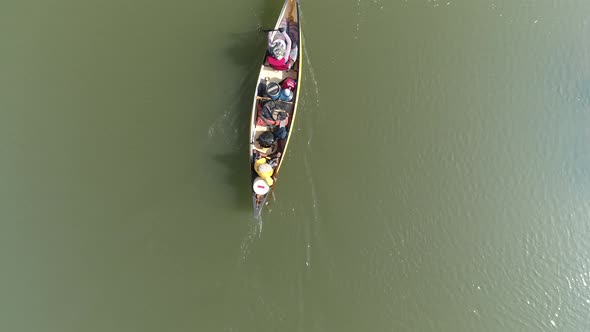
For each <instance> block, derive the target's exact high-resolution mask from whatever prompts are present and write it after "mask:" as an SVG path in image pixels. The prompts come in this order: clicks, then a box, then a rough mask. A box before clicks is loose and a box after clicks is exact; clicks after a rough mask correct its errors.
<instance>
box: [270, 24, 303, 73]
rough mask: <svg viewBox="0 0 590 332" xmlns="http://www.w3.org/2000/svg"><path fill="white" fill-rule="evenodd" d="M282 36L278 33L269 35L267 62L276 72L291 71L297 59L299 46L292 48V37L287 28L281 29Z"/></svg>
mask: <svg viewBox="0 0 590 332" xmlns="http://www.w3.org/2000/svg"><path fill="white" fill-rule="evenodd" d="M279 32H280V33H281V35H280V36H277V33H276V31H270V32H269V33H268V53H269V54H268V56H267V57H266V61H267V62H268V64H269V65H270V66H271V67H272V68H273V69H275V70H289V69H291V66H293V63H294V62H295V60H296V58H297V45H295V47H294V48H291V46H292V42H291V37H289V35H288V34H287V33H286V32H285V28H279Z"/></svg>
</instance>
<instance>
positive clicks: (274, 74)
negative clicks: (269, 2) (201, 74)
mask: <svg viewBox="0 0 590 332" xmlns="http://www.w3.org/2000/svg"><path fill="white" fill-rule="evenodd" d="M299 14H300V13H299V0H286V1H285V4H284V5H283V8H282V10H281V13H280V15H279V18H278V20H277V23H276V24H275V27H274V29H279V28H285V31H286V32H287V34H288V35H289V37H290V39H291V42H292V49H293V48H295V46H296V47H297V57H296V60H295V62H294V63H293V64H292V66H291V68H290V69H289V70H286V71H283V70H275V69H273V67H271V66H270V65H269V64H268V62H267V55H268V50H266V51H265V53H264V54H265V55H264V59H263V63H262V65H261V67H260V74H259V75H258V78H257V81H256V91H255V93H254V101H253V103H252V116H251V119H250V137H249V141H250V144H249V146H250V148H249V150H250V151H249V152H250V170H251V173H252V179H251V183H250V184H251V188H250V189H251V192H252V201H253V204H254V216H255V217H256V218H259V217H260V213H261V212H262V208H263V207H264V206H265V205H266V204H267V200H268V198H269V196H270V195H271V194H272V192H273V190H274V189H275V187H276V182H277V178H278V174H279V170H280V168H281V165H282V163H283V160H284V157H285V156H286V152H287V148H288V146H289V140H290V139H291V136H292V134H293V133H292V130H291V129H292V128H294V126H293V124H294V123H295V116H296V111H297V103H298V101H299V93H298V92H299V91H301V63H302V56H303V48H302V47H303V45H302V44H301V24H300V19H299V18H300V17H299ZM276 34H277V36H278V37H279V38H280V35H281V33H279V32H276ZM273 38H275V37H274V36H273ZM287 78H291V79H292V80H294V81H295V82H296V87H295V89H293V93H292V94H293V99H292V100H291V101H281V100H277V101H272V98H271V97H270V96H269V94H267V92H266V91H265V87H266V86H267V84H268V83H269V82H276V83H279V84H280V83H281V82H284V80H285V79H287ZM267 103H268V105H267ZM269 105H272V107H271V106H269ZM264 107H267V110H272V109H273V107H274V109H278V110H279V111H284V112H282V117H284V116H285V114H287V120H286V121H280V122H279V121H275V122H273V121H272V120H273V119H270V120H269V119H268V114H269V113H268V112H266V116H264V115H263V114H264V113H263V110H264ZM273 114H274V113H273ZM274 120H279V119H276V118H275V119H274ZM281 127H282V128H284V129H286V131H287V133H288V135H287V137H286V138H283V139H278V140H277V141H276V142H275V143H273V144H272V146H270V147H267V148H265V147H263V146H261V145H260V144H259V141H258V137H259V136H260V135H261V134H263V133H264V132H267V131H270V132H273V133H274V132H277V129H279V128H281ZM284 129H281V130H283V131H284ZM264 135H269V134H268V133H266V134H264ZM279 152H280V154H279ZM261 158H262V159H265V160H266V163H267V164H268V165H270V166H271V167H272V176H271V180H268V176H266V177H265V178H264V179H263V178H261V176H260V174H259V173H258V172H257V169H260V168H258V165H259V163H261V162H264V160H260V159H261ZM265 167H266V168H267V169H268V166H265ZM266 174H267V175H268V172H267V173H266ZM261 180H263V181H262V182H261ZM265 183H266V184H265ZM265 186H267V188H263V187H265ZM256 191H258V192H259V193H261V192H262V194H257V193H256ZM265 191H266V193H264V192H265Z"/></svg>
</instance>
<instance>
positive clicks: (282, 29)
mask: <svg viewBox="0 0 590 332" xmlns="http://www.w3.org/2000/svg"><path fill="white" fill-rule="evenodd" d="M261 31H262V32H271V31H280V32H283V31H285V28H278V29H268V30H261Z"/></svg>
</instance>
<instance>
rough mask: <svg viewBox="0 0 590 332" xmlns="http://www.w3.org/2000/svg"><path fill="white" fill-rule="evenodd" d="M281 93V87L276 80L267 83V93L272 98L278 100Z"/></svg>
mask: <svg viewBox="0 0 590 332" xmlns="http://www.w3.org/2000/svg"><path fill="white" fill-rule="evenodd" d="M280 93H281V87H280V86H279V84H278V83H276V82H270V83H268V84H267V85H266V94H267V95H268V96H269V97H270V98H271V99H272V100H277V99H279V94H280Z"/></svg>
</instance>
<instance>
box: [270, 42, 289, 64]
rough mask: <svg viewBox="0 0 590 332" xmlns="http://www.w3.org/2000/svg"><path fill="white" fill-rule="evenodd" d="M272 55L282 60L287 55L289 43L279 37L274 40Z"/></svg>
mask: <svg viewBox="0 0 590 332" xmlns="http://www.w3.org/2000/svg"><path fill="white" fill-rule="evenodd" d="M271 50H272V56H273V57H274V58H275V59H277V60H281V59H283V58H284V57H285V52H286V50H287V44H285V41H284V40H282V39H277V40H275V41H273V42H272V46H271Z"/></svg>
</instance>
